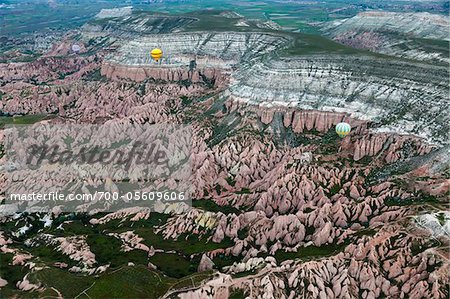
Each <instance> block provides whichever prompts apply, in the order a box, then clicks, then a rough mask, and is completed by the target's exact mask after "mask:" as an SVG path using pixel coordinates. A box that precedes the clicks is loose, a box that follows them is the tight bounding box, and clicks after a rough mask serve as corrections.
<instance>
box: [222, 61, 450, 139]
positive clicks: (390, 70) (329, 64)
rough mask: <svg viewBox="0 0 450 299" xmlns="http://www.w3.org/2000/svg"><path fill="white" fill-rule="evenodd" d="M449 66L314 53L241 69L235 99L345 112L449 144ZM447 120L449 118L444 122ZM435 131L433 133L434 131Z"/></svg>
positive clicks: (236, 78) (235, 79)
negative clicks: (447, 137)
mask: <svg viewBox="0 0 450 299" xmlns="http://www.w3.org/2000/svg"><path fill="white" fill-rule="evenodd" d="M447 77H448V70H447V69H446V68H445V67H437V66H436V67H431V66H429V65H421V64H414V63H406V62H392V61H389V60H384V59H374V58H369V57H360V58H356V57H355V58H352V59H348V58H345V57H340V56H334V57H333V56H329V57H320V56H312V57H309V58H302V59H281V60H274V61H269V62H266V63H260V64H256V65H254V66H253V67H252V68H250V69H245V70H242V71H240V72H238V73H237V74H236V75H235V76H234V77H233V80H232V84H231V86H230V88H229V93H228V94H229V95H230V97H231V98H232V99H234V100H236V101H240V102H245V103H248V104H254V105H259V106H266V107H272V106H290V107H297V109H312V110H324V111H333V112H346V113H349V114H350V115H351V116H352V117H353V118H357V119H363V120H369V121H372V122H375V123H376V124H377V125H375V126H374V127H379V128H380V129H382V128H383V129H384V130H386V129H387V130H398V131H401V132H405V133H412V134H417V135H420V136H423V137H426V138H429V139H430V140H433V141H436V142H442V143H445V142H447V139H446V132H448V130H449V127H448V123H449V122H450V119H449V116H448V114H447V113H445V111H446V106H447V104H446V103H447V100H446V99H447V96H448V92H447V83H446V82H447ZM443 119H445V120H446V121H445V122H442V121H441V120H443ZM431 131H433V133H432V132H431Z"/></svg>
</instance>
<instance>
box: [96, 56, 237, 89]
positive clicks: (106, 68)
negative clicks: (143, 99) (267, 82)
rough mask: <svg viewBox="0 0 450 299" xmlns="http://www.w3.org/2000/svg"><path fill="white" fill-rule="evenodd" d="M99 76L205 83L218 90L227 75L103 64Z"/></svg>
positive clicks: (205, 70)
mask: <svg viewBox="0 0 450 299" xmlns="http://www.w3.org/2000/svg"><path fill="white" fill-rule="evenodd" d="M100 72H101V74H102V75H103V76H105V77H107V78H109V79H111V80H130V81H134V82H142V81H145V80H157V81H158V80H161V81H165V82H181V81H186V82H189V83H205V84H208V85H210V86H212V87H216V88H220V87H224V86H226V85H227V82H228V78H229V74H227V73H224V72H223V71H222V70H220V69H215V68H204V69H194V70H189V69H188V68H183V67H173V68H157V67H145V66H142V67H139V66H132V67H130V66H124V65H117V64H111V63H108V62H105V63H103V64H102V66H101V70H100Z"/></svg>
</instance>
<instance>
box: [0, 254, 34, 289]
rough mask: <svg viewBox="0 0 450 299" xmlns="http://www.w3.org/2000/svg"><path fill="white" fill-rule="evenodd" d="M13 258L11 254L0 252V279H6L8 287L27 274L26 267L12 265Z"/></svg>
mask: <svg viewBox="0 0 450 299" xmlns="http://www.w3.org/2000/svg"><path fill="white" fill-rule="evenodd" d="M13 256H14V255H13V254H12V253H3V252H0V277H1V278H3V279H6V280H7V281H8V284H10V285H16V283H17V282H18V281H20V280H22V278H23V277H24V276H25V274H27V272H28V271H27V270H28V269H27V267H22V266H17V265H16V266H13V265H12V259H13Z"/></svg>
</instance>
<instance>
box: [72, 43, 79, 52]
mask: <svg viewBox="0 0 450 299" xmlns="http://www.w3.org/2000/svg"><path fill="white" fill-rule="evenodd" d="M80 50H81V47H80V46H79V45H72V51H74V52H80Z"/></svg>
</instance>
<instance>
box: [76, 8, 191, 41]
mask: <svg viewBox="0 0 450 299" xmlns="http://www.w3.org/2000/svg"><path fill="white" fill-rule="evenodd" d="M117 13H118V14H120V13H125V15H123V16H119V15H117ZM115 14H116V15H115ZM195 20H196V19H195V18H189V17H181V16H168V15H164V16H163V15H156V14H155V15H152V14H148V13H145V12H131V11H130V12H128V11H122V12H120V11H119V12H117V11H113V10H105V11H103V13H99V14H98V15H97V18H96V19H93V20H91V21H89V22H88V23H86V24H85V25H84V26H83V27H82V30H83V35H84V36H86V37H105V36H106V37H109V38H120V39H123V38H134V37H138V36H142V35H146V34H154V33H170V32H173V31H175V30H177V29H180V28H182V27H184V26H186V25H188V24H191V23H192V22H195Z"/></svg>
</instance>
